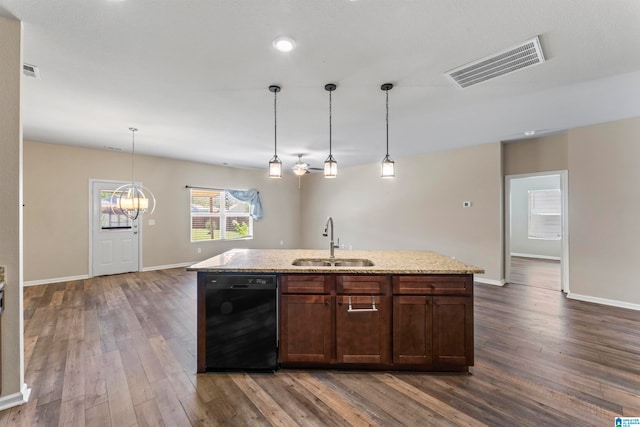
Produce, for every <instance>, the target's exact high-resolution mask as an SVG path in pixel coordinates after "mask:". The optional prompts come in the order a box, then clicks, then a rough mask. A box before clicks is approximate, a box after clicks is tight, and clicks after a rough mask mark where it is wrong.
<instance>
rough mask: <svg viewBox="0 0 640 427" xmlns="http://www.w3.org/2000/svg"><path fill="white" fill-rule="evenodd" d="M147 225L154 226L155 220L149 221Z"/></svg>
mask: <svg viewBox="0 0 640 427" xmlns="http://www.w3.org/2000/svg"><path fill="white" fill-rule="evenodd" d="M148 224H149V225H156V220H155V219H150V220H149V223H148Z"/></svg>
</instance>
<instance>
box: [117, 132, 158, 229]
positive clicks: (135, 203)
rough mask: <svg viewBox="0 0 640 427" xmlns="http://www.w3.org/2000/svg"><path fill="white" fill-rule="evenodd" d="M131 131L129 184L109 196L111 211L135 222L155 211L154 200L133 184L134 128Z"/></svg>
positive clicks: (147, 192)
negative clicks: (143, 215) (141, 216)
mask: <svg viewBox="0 0 640 427" xmlns="http://www.w3.org/2000/svg"><path fill="white" fill-rule="evenodd" d="M129 130H130V131H131V183H130V184H125V185H121V186H120V187H118V188H116V189H115V190H114V192H113V194H112V195H111V211H112V212H113V213H115V214H122V215H124V216H126V217H127V218H129V219H131V220H133V221H135V220H136V219H138V217H139V216H140V215H142V214H145V213H148V214H152V213H153V211H155V210H156V198H155V196H154V195H153V193H152V192H151V190H149V189H148V188H147V187H144V186H142V185H140V184H137V183H136V182H135V151H136V139H135V133H136V132H137V131H138V129H136V128H129Z"/></svg>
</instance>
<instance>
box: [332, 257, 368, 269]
mask: <svg viewBox="0 0 640 427" xmlns="http://www.w3.org/2000/svg"><path fill="white" fill-rule="evenodd" d="M333 265H335V266H336V267H371V266H372V265H373V261H371V260H370V259H337V260H335V261H334V262H333Z"/></svg>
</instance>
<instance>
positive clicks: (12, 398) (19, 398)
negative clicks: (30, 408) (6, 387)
mask: <svg viewBox="0 0 640 427" xmlns="http://www.w3.org/2000/svg"><path fill="white" fill-rule="evenodd" d="M30 395H31V389H30V388H29V387H27V385H26V384H22V390H21V391H19V392H18V393H13V394H9V395H7V396H3V397H0V411H4V410H5V409H9V408H13V407H14V406H18V405H24V404H25V403H27V402H28V401H29V396H30Z"/></svg>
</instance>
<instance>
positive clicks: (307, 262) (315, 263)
mask: <svg viewBox="0 0 640 427" xmlns="http://www.w3.org/2000/svg"><path fill="white" fill-rule="evenodd" d="M291 264H292V265H295V266H298V267H331V266H332V265H333V264H332V263H331V261H329V260H324V259H296V260H294V261H293V262H292V263H291Z"/></svg>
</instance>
